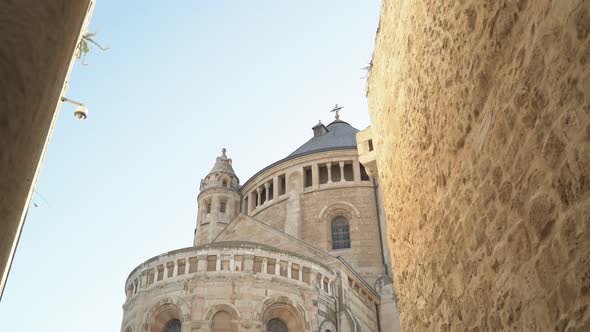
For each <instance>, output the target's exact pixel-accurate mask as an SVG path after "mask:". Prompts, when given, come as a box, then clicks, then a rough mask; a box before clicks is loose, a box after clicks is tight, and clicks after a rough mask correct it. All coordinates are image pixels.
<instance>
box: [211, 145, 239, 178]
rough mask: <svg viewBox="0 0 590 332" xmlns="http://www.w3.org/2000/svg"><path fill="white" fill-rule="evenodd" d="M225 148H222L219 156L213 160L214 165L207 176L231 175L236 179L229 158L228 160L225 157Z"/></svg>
mask: <svg viewBox="0 0 590 332" xmlns="http://www.w3.org/2000/svg"><path fill="white" fill-rule="evenodd" d="M225 151H227V150H225V148H223V149H222V150H221V156H220V157H217V159H216V160H215V165H213V168H212V169H211V172H209V174H211V173H228V174H230V175H233V176H234V177H236V178H237V176H236V173H235V172H234V169H233V167H232V165H231V164H232V161H231V158H228V157H227V156H226V155H225Z"/></svg>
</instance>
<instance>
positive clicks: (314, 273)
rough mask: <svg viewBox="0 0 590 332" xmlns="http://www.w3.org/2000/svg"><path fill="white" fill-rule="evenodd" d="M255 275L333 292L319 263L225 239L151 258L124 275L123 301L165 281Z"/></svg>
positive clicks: (328, 275)
mask: <svg viewBox="0 0 590 332" xmlns="http://www.w3.org/2000/svg"><path fill="white" fill-rule="evenodd" d="M225 273H228V274H239V273H242V274H255V275H261V276H262V275H267V276H269V277H277V278H284V279H285V280H289V281H291V282H294V283H299V284H301V285H308V286H311V287H317V288H318V289H320V290H321V291H323V292H324V293H326V294H328V295H332V294H333V283H334V280H335V279H336V275H335V274H334V273H333V272H331V271H330V270H329V269H328V268H326V267H324V266H323V265H321V264H320V263H317V262H315V261H312V260H309V259H305V258H302V257H299V256H296V255H295V254H291V253H286V252H279V251H277V250H276V249H273V248H271V247H265V246H262V245H258V244H254V243H247V242H226V243H214V244H208V245H204V246H197V247H189V248H184V249H179V250H175V251H171V252H168V253H165V254H162V255H159V256H156V257H153V258H151V259H149V260H147V261H146V262H144V263H143V264H141V265H139V266H138V267H137V268H135V269H134V270H133V271H132V272H131V274H130V275H129V277H128V278H127V282H126V287H125V293H126V296H127V300H126V301H130V300H131V299H133V298H134V297H135V296H136V295H137V294H138V293H139V292H140V291H142V290H144V289H149V288H151V287H154V286H156V285H159V284H163V283H165V282H171V281H177V280H180V279H182V278H187V279H188V278H190V277H191V276H195V275H201V274H225Z"/></svg>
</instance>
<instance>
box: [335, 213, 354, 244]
mask: <svg viewBox="0 0 590 332" xmlns="http://www.w3.org/2000/svg"><path fill="white" fill-rule="evenodd" d="M331 226H332V249H346V248H350V227H349V225H348V220H346V218H344V217H336V218H335V219H334V220H332V225H331Z"/></svg>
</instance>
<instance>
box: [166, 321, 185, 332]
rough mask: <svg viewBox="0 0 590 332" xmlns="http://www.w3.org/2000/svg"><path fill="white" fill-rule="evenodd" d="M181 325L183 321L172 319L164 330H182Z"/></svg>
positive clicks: (168, 331) (173, 331)
mask: <svg viewBox="0 0 590 332" xmlns="http://www.w3.org/2000/svg"><path fill="white" fill-rule="evenodd" d="M181 327H182V323H181V322H180V321H179V320H178V319H172V320H170V321H168V323H166V327H165V328H164V332H180V328H181Z"/></svg>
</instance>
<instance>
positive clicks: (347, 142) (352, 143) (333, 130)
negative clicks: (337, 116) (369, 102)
mask: <svg viewBox="0 0 590 332" xmlns="http://www.w3.org/2000/svg"><path fill="white" fill-rule="evenodd" d="M319 125H320V124H318V125H316V127H317V126H319ZM314 128H315V127H314ZM326 129H327V130H328V131H327V132H326V133H325V134H323V135H319V136H314V137H312V138H311V139H310V140H309V141H307V142H306V143H305V144H303V145H302V146H300V147H299V148H298V149H297V150H295V151H293V153H291V154H290V155H289V156H288V157H287V158H292V157H296V156H301V155H305V154H309V153H314V152H321V151H328V150H338V149H356V133H357V132H358V131H359V130H358V129H356V128H354V127H353V126H351V125H350V124H348V122H344V121H342V120H335V121H333V122H332V123H330V124H329V125H327V126H326Z"/></svg>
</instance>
